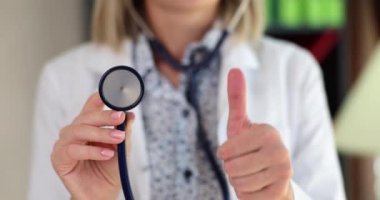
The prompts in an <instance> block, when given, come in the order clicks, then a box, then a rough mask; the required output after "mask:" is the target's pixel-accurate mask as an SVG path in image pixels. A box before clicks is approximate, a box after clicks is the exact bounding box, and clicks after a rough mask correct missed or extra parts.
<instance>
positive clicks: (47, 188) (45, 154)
mask: <svg viewBox="0 0 380 200" xmlns="http://www.w3.org/2000/svg"><path fill="white" fill-rule="evenodd" d="M53 70H54V69H53V68H52V67H51V66H47V67H46V68H45V69H44V71H43V73H42V75H41V77H40V80H39V84H38V87H37V96H36V102H35V111H34V117H33V128H32V152H31V153H32V156H31V168H30V169H31V171H30V177H29V191H28V199H29V200H40V199H56V200H60V199H62V200H63V199H65V200H67V199H69V198H70V196H69V193H68V192H67V190H66V189H65V187H64V185H63V184H62V182H61V181H60V180H59V177H58V176H57V175H56V174H55V172H54V169H53V167H52V164H51V162H50V154H51V152H52V148H53V145H54V142H55V141H56V139H57V137H58V132H59V130H60V128H61V127H63V125H64V122H63V121H64V116H65V113H64V109H63V104H62V103H60V102H61V99H60V88H59V85H58V80H57V78H58V76H57V73H56V72H54V71H53Z"/></svg>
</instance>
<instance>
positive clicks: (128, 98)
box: [99, 0, 250, 200]
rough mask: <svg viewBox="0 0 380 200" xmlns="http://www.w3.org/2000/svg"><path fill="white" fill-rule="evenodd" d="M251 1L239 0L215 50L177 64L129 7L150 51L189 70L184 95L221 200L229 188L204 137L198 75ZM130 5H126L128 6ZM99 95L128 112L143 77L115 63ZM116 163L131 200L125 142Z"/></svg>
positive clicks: (137, 99)
mask: <svg viewBox="0 0 380 200" xmlns="http://www.w3.org/2000/svg"><path fill="white" fill-rule="evenodd" d="M249 1H250V0H242V2H241V4H240V6H239V7H238V9H237V11H236V13H235V15H234V16H233V17H232V19H231V21H230V23H229V25H228V26H227V27H226V28H225V29H224V30H223V31H222V33H221V35H220V38H219V39H218V41H217V43H216V45H215V47H214V49H213V50H212V51H209V52H207V51H206V52H203V56H202V57H201V59H191V62H190V64H189V65H182V64H181V63H179V62H178V61H177V60H176V59H175V58H174V57H173V56H172V55H171V54H170V53H169V51H168V50H167V49H166V48H165V47H164V46H163V45H162V43H161V42H160V41H158V40H156V39H154V35H153V34H152V32H151V31H150V29H149V28H148V26H147V25H146V24H145V23H144V21H143V20H142V19H141V17H140V16H139V14H138V13H136V11H135V10H134V9H130V12H131V13H132V16H133V18H134V20H135V21H136V23H137V24H138V25H139V26H140V28H141V29H142V31H143V33H144V34H145V35H146V36H147V38H148V42H149V45H150V47H151V49H152V50H154V51H155V52H157V53H158V56H160V57H161V58H162V59H163V60H165V61H166V62H167V63H168V64H169V65H170V66H171V67H173V69H175V70H177V71H180V72H187V73H189V82H188V84H187V89H186V97H187V99H188V101H189V103H190V104H191V106H192V107H193V108H194V110H195V111H196V114H197V120H198V127H197V138H198V141H199V143H200V146H201V147H202V149H203V151H204V152H205V154H206V157H207V159H208V160H209V163H210V165H211V167H212V169H213V170H214V173H215V176H216V177H217V180H218V183H219V186H220V188H221V190H222V193H223V199H224V200H229V198H230V196H229V190H228V184H227V180H226V178H225V175H224V173H223V171H222V170H221V169H220V167H219V165H218V161H217V158H216V157H215V155H214V153H213V151H212V149H211V145H210V141H209V140H208V139H207V135H206V131H205V129H204V127H203V125H202V122H201V120H200V119H201V116H200V108H199V105H198V98H197V93H198V92H197V74H198V73H199V72H200V71H201V70H202V69H204V68H206V67H207V66H209V65H210V64H211V62H212V61H213V59H215V58H216V57H217V56H218V54H219V52H220V49H221V46H222V45H223V43H224V41H225V40H226V38H227V37H228V35H230V33H231V32H233V30H235V28H236V26H237V24H238V22H239V21H240V18H241V17H242V15H243V14H244V12H245V10H246V9H247V7H248V4H249ZM131 6H133V5H128V7H129V8H131ZM99 94H100V97H101V99H102V100H103V102H104V104H105V105H106V106H108V107H109V108H111V109H113V110H116V111H124V112H127V111H129V110H131V109H132V108H134V107H136V106H137V105H138V104H139V103H140V102H141V100H142V98H143V96H144V82H143V78H142V76H141V75H140V74H139V73H138V72H137V71H136V70H135V69H133V68H132V67H128V66H116V67H113V68H111V69H109V70H107V71H106V72H105V73H104V74H103V76H102V77H101V79H100V83H99ZM126 122H127V119H125V122H124V123H123V124H120V125H119V126H117V127H116V129H118V130H122V131H124V130H125V127H126ZM117 151H118V165H119V173H120V180H121V185H122V189H123V193H124V197H125V199H127V200H133V199H134V197H133V192H132V189H131V184H130V182H129V175H128V168H127V160H126V146H125V141H123V142H122V143H120V144H118V146H117Z"/></svg>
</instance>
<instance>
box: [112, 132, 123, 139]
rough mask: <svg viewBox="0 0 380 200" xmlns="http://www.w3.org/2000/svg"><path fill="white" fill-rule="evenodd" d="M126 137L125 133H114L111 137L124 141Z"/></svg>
mask: <svg viewBox="0 0 380 200" xmlns="http://www.w3.org/2000/svg"><path fill="white" fill-rule="evenodd" d="M124 135H125V132H124V131H113V132H112V133H111V137H113V138H115V139H123V138H124Z"/></svg>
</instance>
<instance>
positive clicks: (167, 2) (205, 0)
mask: <svg viewBox="0 0 380 200" xmlns="http://www.w3.org/2000/svg"><path fill="white" fill-rule="evenodd" d="M145 1H150V3H153V4H156V5H157V6H160V7H161V8H165V9H169V10H172V11H194V10H202V9H207V8H210V7H214V6H216V5H218V3H219V1H220V0H145ZM233 1H234V0H233Z"/></svg>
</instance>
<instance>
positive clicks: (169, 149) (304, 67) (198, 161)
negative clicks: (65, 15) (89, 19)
mask: <svg viewBox="0 0 380 200" xmlns="http://www.w3.org/2000/svg"><path fill="white" fill-rule="evenodd" d="M261 4H262V2H261V1H259V0H249V5H248V8H247V10H246V11H245V13H244V15H243V17H242V18H241V19H240V20H239V23H238V26H237V28H236V30H235V31H234V32H233V33H232V35H231V36H230V37H228V39H227V40H226V41H225V42H224V43H223V46H222V47H221V49H220V50H219V51H218V55H217V56H215V57H214V58H213V59H212V61H211V62H210V63H208V64H207V66H203V68H202V70H201V72H200V73H199V74H198V77H197V84H198V85H197V88H198V90H197V91H198V94H197V100H198V102H199V105H200V111H199V113H197V111H196V110H195V109H194V107H193V106H192V105H190V103H189V101H188V98H187V97H186V88H187V84H188V81H189V77H190V75H189V74H188V73H186V72H183V71H179V70H176V69H174V68H173V66H171V63H170V62H168V61H167V60H165V59H164V58H163V57H162V56H161V55H160V54H159V52H157V49H152V48H151V45H150V44H149V42H148V39H147V35H146V34H145V33H142V32H141V28H142V27H141V23H138V22H137V21H136V16H135V14H136V13H138V15H141V16H143V19H144V21H145V22H146V24H148V26H149V29H150V30H152V32H153V34H154V35H155V38H156V39H157V40H159V41H160V42H161V43H162V44H163V46H164V47H165V48H166V49H167V51H168V52H169V53H170V54H171V55H172V56H173V57H174V58H175V59H176V60H177V61H179V62H180V63H181V64H184V65H188V64H189V63H191V62H192V60H193V57H196V56H198V55H201V56H202V52H205V50H206V52H207V51H211V50H212V48H214V46H215V45H216V43H217V41H218V39H219V38H220V34H221V32H222V30H223V28H224V27H225V26H226V24H228V23H229V21H230V20H231V16H232V15H233V14H234V13H235V12H236V10H237V8H238V6H239V5H240V1H228V0H193V1H185V0H183V1H177V0H145V1H133V0H97V1H96V5H95V8H94V17H93V30H92V31H93V41H92V42H91V43H89V44H85V45H83V46H81V47H79V48H77V49H75V50H72V51H70V52H68V53H66V54H64V55H62V56H61V57H59V58H57V59H55V60H53V61H52V62H50V63H49V64H48V65H47V67H45V69H44V71H43V73H42V75H41V79H40V83H39V88H38V94H37V105H36V114H35V118H34V120H35V121H34V129H33V134H34V135H33V136H34V149H33V157H32V170H31V179H30V190H29V199H69V198H72V199H117V198H120V194H121V188H120V182H119V175H118V169H117V159H116V157H117V156H116V155H115V153H116V152H115V145H116V144H118V143H120V142H121V141H123V140H124V139H126V140H127V142H128V144H127V146H128V149H127V151H128V153H129V155H128V161H129V162H128V165H129V166H128V167H129V173H130V176H131V183H132V189H133V192H134V194H135V198H136V199H138V200H140V199H142V200H146V199H223V195H222V194H223V193H222V188H221V187H220V184H219V183H218V180H217V178H216V175H215V171H214V170H213V168H212V167H210V164H209V161H208V159H207V158H206V156H205V153H204V151H202V148H200V147H199V144H198V140H197V137H196V135H197V134H196V132H197V127H198V126H200V125H201V126H203V127H204V129H205V130H206V133H207V138H208V140H209V141H210V148H211V149H212V152H213V154H214V156H215V158H218V165H219V167H220V169H221V170H222V171H223V172H224V173H225V175H226V180H227V181H228V183H229V184H228V185H229V195H230V199H244V200H245V199H258V200H260V199H263V200H267V199H289V200H292V199H295V200H301V199H318V200H324V199H326V200H328V199H329V200H330V199H331V200H342V199H345V197H344V190H343V184H342V178H341V172H340V170H339V166H338V161H337V155H336V151H335V146H334V141H333V132H332V126H331V120H330V116H329V112H328V108H327V104H326V98H325V92H324V88H323V83H322V77H321V73H320V69H319V66H318V65H317V63H316V62H315V60H314V59H313V58H312V56H310V55H309V53H307V52H306V51H305V50H302V49H300V48H299V47H297V46H295V45H292V44H289V43H286V42H283V41H278V40H275V39H271V38H267V37H264V36H261V32H262V28H263V22H262V14H261V11H262V7H261ZM115 65H130V66H134V67H135V68H136V70H138V71H139V72H140V73H141V74H142V75H143V76H144V81H145V84H146V96H145V97H144V100H143V102H142V104H141V105H140V106H138V107H137V108H136V109H134V110H133V111H132V112H131V113H128V114H127V116H126V115H125V114H124V113H122V112H113V111H110V110H107V109H106V110H104V109H103V108H104V105H103V104H102V102H101V100H100V98H99V95H98V93H94V92H95V91H96V88H97V84H98V81H99V78H100V76H101V74H102V73H103V72H105V71H106V70H107V69H108V68H109V67H112V66H115ZM91 94H92V95H91ZM89 96H90V97H89ZM198 114H199V117H200V120H198V119H197V116H198ZM125 117H127V118H128V122H129V123H128V127H127V130H126V132H120V131H116V130H114V129H110V128H105V127H109V126H115V125H118V124H120V123H121V122H123V120H124V118H125ZM198 121H199V122H200V123H198Z"/></svg>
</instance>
